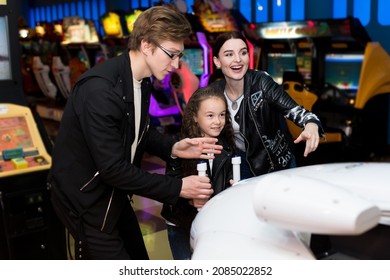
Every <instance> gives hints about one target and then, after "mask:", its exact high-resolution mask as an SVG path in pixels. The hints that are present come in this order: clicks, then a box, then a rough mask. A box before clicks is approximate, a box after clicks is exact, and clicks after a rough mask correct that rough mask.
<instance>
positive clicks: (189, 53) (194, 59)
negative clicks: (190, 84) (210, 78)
mask: <svg viewBox="0 0 390 280" xmlns="http://www.w3.org/2000/svg"><path fill="white" fill-rule="evenodd" d="M203 56H204V54H203V49H201V48H185V49H184V56H183V57H182V58H181V60H182V61H184V62H185V63H186V64H187V65H188V67H189V68H190V69H191V71H192V73H194V74H195V75H197V76H201V75H203V74H204V58H203Z"/></svg>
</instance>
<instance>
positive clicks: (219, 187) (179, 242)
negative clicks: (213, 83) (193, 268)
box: [161, 87, 235, 259]
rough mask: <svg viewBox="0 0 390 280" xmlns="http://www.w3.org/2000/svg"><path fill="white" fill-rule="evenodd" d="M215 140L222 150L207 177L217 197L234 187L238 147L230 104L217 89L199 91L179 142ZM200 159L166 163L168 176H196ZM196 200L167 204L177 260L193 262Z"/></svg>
mask: <svg viewBox="0 0 390 280" xmlns="http://www.w3.org/2000/svg"><path fill="white" fill-rule="evenodd" d="M188 137H190V138H193V137H195V138H198V137H215V138H217V139H218V142H217V144H218V145H221V146H222V147H223V150H222V151H221V154H218V155H215V158H214V159H212V160H208V161H207V175H208V177H209V178H210V181H211V185H212V188H213V190H214V195H216V194H218V193H220V192H221V191H223V190H225V189H226V188H228V187H229V186H230V185H231V184H233V183H234V182H233V180H232V178H233V176H232V164H231V158H232V156H233V155H235V144H234V138H233V128H232V123H231V120H230V113H229V110H228V109H227V101H226V99H225V96H224V95H223V94H222V92H219V91H217V90H216V89H215V88H208V87H206V88H200V89H198V90H197V91H196V92H195V93H194V94H193V95H192V96H191V98H190V100H189V102H188V104H187V105H186V107H185V109H184V115H183V120H182V127H181V133H180V138H181V139H185V138H188ZM198 163H199V159H175V160H171V161H169V162H168V163H167V172H166V174H167V175H170V176H174V177H178V178H182V177H185V176H190V175H195V174H197V172H198V171H197V164H198ZM193 201H194V200H189V199H184V198H183V199H182V198H179V200H178V202H177V203H176V204H168V203H166V204H164V205H163V210H162V212H161V215H162V216H163V217H164V218H165V219H166V221H167V227H168V239H169V243H170V246H171V250H172V255H173V257H174V259H190V258H191V248H190V228H191V224H192V221H193V219H194V218H195V216H196V214H197V209H196V208H195V207H194V206H193V205H194V203H193Z"/></svg>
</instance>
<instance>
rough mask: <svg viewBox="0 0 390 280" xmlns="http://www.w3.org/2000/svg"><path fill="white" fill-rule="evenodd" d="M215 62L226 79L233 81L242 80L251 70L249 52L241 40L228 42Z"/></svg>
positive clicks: (217, 55)
mask: <svg viewBox="0 0 390 280" xmlns="http://www.w3.org/2000/svg"><path fill="white" fill-rule="evenodd" d="M213 60H214V63H215V65H216V66H217V67H218V68H221V70H222V72H223V74H224V75H225V77H226V78H230V79H233V80H241V79H242V78H243V77H244V75H245V73H246V71H247V70H248V68H249V52H248V49H247V47H246V44H245V42H244V41H243V40H241V39H229V40H227V41H226V42H225V43H224V44H223V45H222V47H221V49H220V50H219V53H217V54H215V56H214V58H213Z"/></svg>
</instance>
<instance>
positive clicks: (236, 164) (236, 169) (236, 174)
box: [232, 156, 241, 183]
mask: <svg viewBox="0 0 390 280" xmlns="http://www.w3.org/2000/svg"><path fill="white" fill-rule="evenodd" d="M240 164H241V157H240V156H235V157H232V165H233V180H234V183H238V182H239V181H240V180H241V172H240Z"/></svg>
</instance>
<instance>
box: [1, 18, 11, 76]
mask: <svg viewBox="0 0 390 280" xmlns="http://www.w3.org/2000/svg"><path fill="white" fill-rule="evenodd" d="M8 38H9V37H8V25H7V17H6V16H0V81H1V80H10V79H12V77H11V63H10V48H9V40H8Z"/></svg>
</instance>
